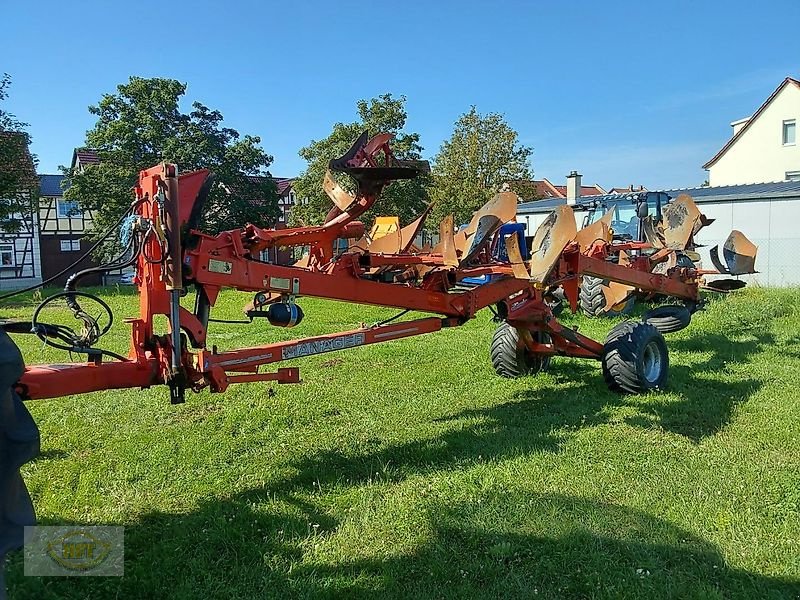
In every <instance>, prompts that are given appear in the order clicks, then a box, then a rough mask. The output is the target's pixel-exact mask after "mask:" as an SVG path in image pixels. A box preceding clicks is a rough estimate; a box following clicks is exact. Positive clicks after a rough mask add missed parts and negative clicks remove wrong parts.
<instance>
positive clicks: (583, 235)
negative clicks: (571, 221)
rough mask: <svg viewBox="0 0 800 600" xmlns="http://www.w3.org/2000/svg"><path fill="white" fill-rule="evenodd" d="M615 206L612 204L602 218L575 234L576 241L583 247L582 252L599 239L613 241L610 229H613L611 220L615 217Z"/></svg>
mask: <svg viewBox="0 0 800 600" xmlns="http://www.w3.org/2000/svg"><path fill="white" fill-rule="evenodd" d="M615 208H616V207H614V206H612V207H611V208H610V209H609V210H608V211H607V212H606V214H604V215H603V216H602V217H601V218H600V219H598V220H597V221H595V222H594V223H592V224H591V225H587V226H586V227H584V228H583V229H581V230H580V231H579V232H578V234H577V235H576V236H575V241H576V242H578V245H579V246H580V247H581V252H583V251H584V250H587V249H588V248H589V247H590V246H591V245H592V244H593V243H594V242H596V241H597V240H603V241H604V242H610V241H611V237H610V236H609V230H610V229H611V220H612V219H613V218H614V209H615Z"/></svg>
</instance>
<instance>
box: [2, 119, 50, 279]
mask: <svg viewBox="0 0 800 600" xmlns="http://www.w3.org/2000/svg"><path fill="white" fill-rule="evenodd" d="M0 136H3V138H4V139H3V140H2V143H3V144H4V146H5V147H6V148H7V149H9V150H11V152H10V155H11V157H12V158H11V159H10V160H4V161H2V164H0V177H1V178H2V179H3V180H4V181H9V180H13V181H14V182H15V186H14V187H15V188H16V189H15V190H14V191H13V192H11V193H8V194H5V196H6V197H4V198H0V207H2V211H1V212H2V214H1V215H0V216H1V217H2V218H0V289H16V288H21V287H27V286H29V285H37V284H40V283H41V282H42V272H41V255H40V253H39V235H38V228H39V221H38V215H37V211H36V210H35V206H36V197H37V195H38V193H39V189H38V188H39V184H38V181H37V178H36V167H35V165H34V162H33V157H32V156H31V154H30V151H29V150H28V144H27V138H26V136H25V135H24V134H20V133H16V132H11V131H3V132H0Z"/></svg>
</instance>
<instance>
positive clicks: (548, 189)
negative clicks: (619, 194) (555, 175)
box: [531, 177, 606, 198]
mask: <svg viewBox="0 0 800 600" xmlns="http://www.w3.org/2000/svg"><path fill="white" fill-rule="evenodd" d="M531 183H533V185H534V186H535V187H536V194H537V195H538V196H539V197H540V198H566V197H567V186H566V185H553V183H552V182H550V181H549V180H548V179H547V178H546V177H545V178H544V179H534V180H533V181H532V182H531ZM605 193H606V191H605V190H604V189H603V188H601V187H600V186H599V185H597V184H594V185H582V186H581V196H592V195H597V194H605Z"/></svg>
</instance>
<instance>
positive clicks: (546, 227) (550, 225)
mask: <svg viewBox="0 0 800 600" xmlns="http://www.w3.org/2000/svg"><path fill="white" fill-rule="evenodd" d="M577 233H578V230H577V227H576V226H575V214H574V213H573V212H572V207H570V206H567V205H564V206H559V207H558V208H556V209H555V210H554V211H553V212H552V213H550V214H549V215H548V216H547V218H546V219H545V220H544V221H543V222H542V224H541V225H539V228H538V229H537V230H536V234H535V235H534V236H533V241H532V242H531V281H533V282H538V283H541V282H543V281H544V280H545V278H546V277H547V276H548V275H549V274H550V271H551V270H552V269H553V267H554V266H555V264H556V262H557V261H558V258H559V257H560V256H561V253H562V252H563V251H564V248H566V247H567V244H569V243H570V242H571V241H572V240H574V239H575V235H576V234H577Z"/></svg>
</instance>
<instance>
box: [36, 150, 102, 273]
mask: <svg viewBox="0 0 800 600" xmlns="http://www.w3.org/2000/svg"><path fill="white" fill-rule="evenodd" d="M74 160H75V159H74V158H73V161H74ZM73 164H74V163H73ZM63 180H64V176H63V175H39V245H40V247H41V255H42V278H43V279H45V280H49V279H51V278H53V277H55V276H56V275H58V274H59V273H60V272H61V271H63V270H64V269H67V267H69V266H70V265H72V264H73V263H74V262H75V261H76V260H77V259H78V258H80V257H81V256H83V255H84V254H86V253H87V252H88V251H89V249H90V248H91V246H92V242H91V241H90V240H89V239H87V238H86V233H88V232H89V230H90V229H91V228H92V223H93V217H92V213H91V211H88V210H80V208H79V207H78V205H77V203H75V202H69V201H67V200H65V199H64V191H63V190H62V187H61V186H62V182H63ZM96 265H97V262H96V261H94V260H93V259H92V258H91V257H89V256H87V257H86V258H84V259H83V260H82V261H81V262H80V263H78V264H77V265H75V268H73V269H68V272H66V273H64V274H63V275H59V276H58V277H56V278H55V279H53V281H52V282H51V285H57V286H62V285H64V283H66V280H67V277H68V276H69V275H71V274H72V273H73V272H75V271H76V270H78V269H85V268H87V267H92V266H96ZM100 283H101V278H100V275H99V274H92V275H88V276H86V277H85V278H83V279H81V284H82V285H98V284H100Z"/></svg>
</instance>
